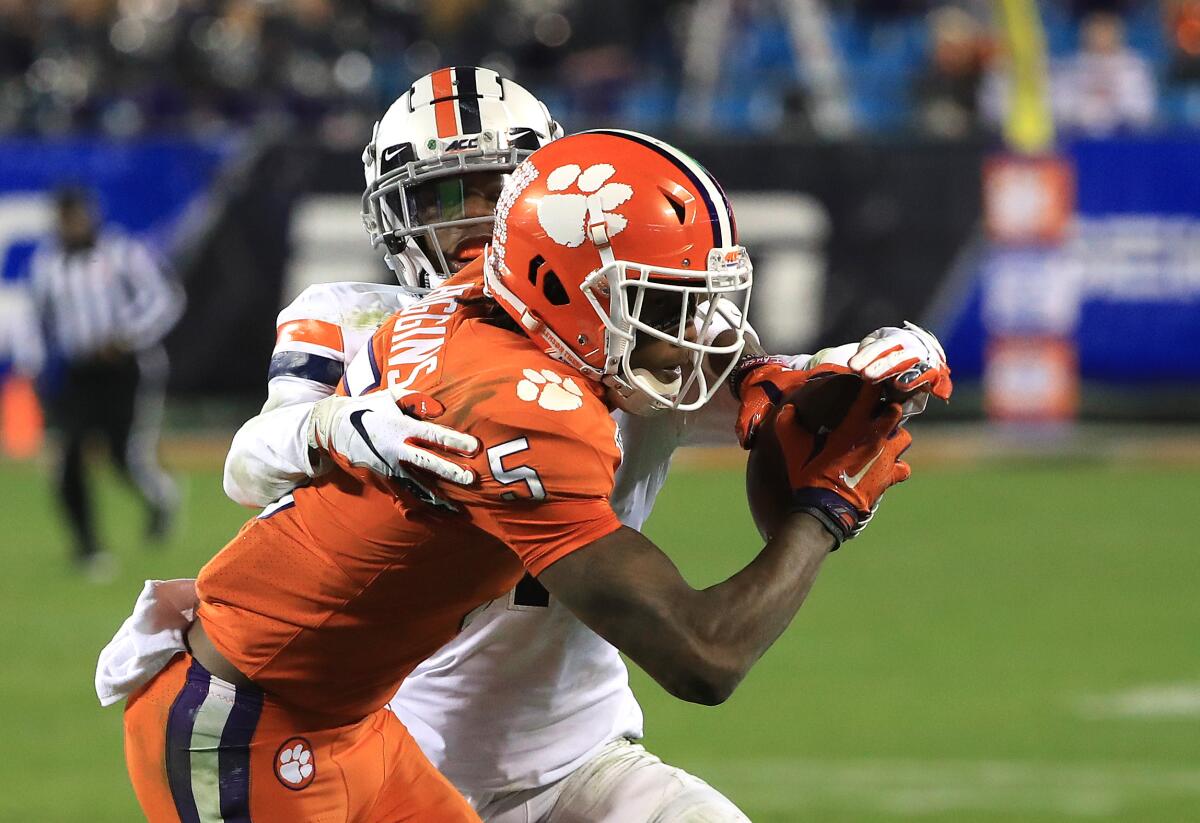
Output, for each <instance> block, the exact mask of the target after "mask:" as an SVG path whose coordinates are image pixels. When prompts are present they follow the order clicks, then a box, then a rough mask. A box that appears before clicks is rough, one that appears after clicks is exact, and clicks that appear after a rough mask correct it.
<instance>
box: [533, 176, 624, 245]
mask: <svg viewBox="0 0 1200 823" xmlns="http://www.w3.org/2000/svg"><path fill="white" fill-rule="evenodd" d="M616 172H617V170H616V169H615V168H613V167H612V166H611V165H609V164H608V163H596V164H595V165H592V166H588V167H587V168H586V169H580V167H579V166H577V165H575V164H574V163H570V164H568V165H566V166H559V167H558V168H557V169H555V170H554V171H552V172H550V174H549V176H547V177H546V188H548V189H549V190H550V191H553V192H566V191H567V190H568V189H570V188H572V187H575V188H576V189H578V190H579V193H578V194H576V193H569V194H548V195H546V196H545V197H543V198H542V199H541V201H540V202H539V203H538V207H537V215H538V222H539V223H541V224H542V228H543V229H545V231H546V234H548V235H550V239H551V240H553V241H554V242H555V243H558V244H559V245H561V246H566V247H567V248H571V249H573V248H577V247H578V246H580V245H582V244H583V241H584V239H585V238H586V237H587V232H586V230H587V220H588V200H589V199H590V198H591V197H598V198H600V203H599V205H600V208H601V210H602V213H603V215H604V223H605V226H606V227H607V229H608V236H609V237H612V236H613V235H616V234H620V233H621V232H622V231H624V229H625V225H626V220H625V216H624V215H621V214H616V213H614V212H613V211H612V210H613V209H615V208H617V207H618V206H620V205H621V204H622V203H624V202H625V201H626V200H628V199H629V198H630V197H633V187H632V186H628V185H626V184H624V183H609V182H608V178H610V177H612V176H613V175H614V174H616Z"/></svg>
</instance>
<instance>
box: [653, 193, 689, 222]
mask: <svg viewBox="0 0 1200 823" xmlns="http://www.w3.org/2000/svg"><path fill="white" fill-rule="evenodd" d="M658 190H659V191H660V192H662V195H663V197H665V198H666V199H667V202H668V203H670V204H671V208H672V209H673V210H674V211H675V217H676V219H678V220H679V225H681V226H682V225H684V224H685V223H686V222H687V212H688V206H689V205H690V204H692V203H693V202H695V198H694V197H692V195H691V194H690V193H689V192H688V190H687V189H685V188H683V186H680V185H679V184H678V183H676V184H674V185H672V186H671V187H668V186H659V187H658Z"/></svg>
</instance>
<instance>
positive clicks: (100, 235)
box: [30, 188, 183, 578]
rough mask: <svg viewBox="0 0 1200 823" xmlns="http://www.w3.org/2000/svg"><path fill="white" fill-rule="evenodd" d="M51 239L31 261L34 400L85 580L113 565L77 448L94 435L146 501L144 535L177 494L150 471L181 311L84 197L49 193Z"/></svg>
mask: <svg viewBox="0 0 1200 823" xmlns="http://www.w3.org/2000/svg"><path fill="white" fill-rule="evenodd" d="M55 205H56V211H57V218H58V231H57V237H55V238H50V239H48V240H47V242H46V243H44V244H43V245H42V246H41V247H40V248H39V249H38V250H37V252H36V253H35V254H34V256H33V259H32V262H31V264H30V289H31V291H32V297H33V304H34V307H35V309H36V311H37V314H38V319H39V321H40V325H41V328H42V331H43V335H44V338H45V344H46V350H47V354H48V357H47V360H48V362H50V363H57V368H53V367H51V371H50V372H48V373H45V374H43V380H41V381H40V382H41V385H42V390H43V402H44V403H45V405H46V409H47V411H48V416H49V419H50V421H51V423H52V424H54V425H55V426H56V427H57V428H58V429H59V434H60V436H61V438H62V441H61V462H60V465H59V474H58V494H59V497H60V498H61V500H62V504H63V507H64V508H65V510H66V513H67V517H68V519H69V522H70V526H71V532H72V536H73V538H74V544H75V545H74V548H75V560H76V563H77V564H78V565H79V566H80V567H81V569H83V570H84V571H86V572H88V573H89V574H91V575H92V576H93V577H96V578H105V577H108V576H111V574H112V572H113V570H114V569H113V561H112V557H111V555H109V554H108V553H107V552H105V551H104V550H103V549H102V547H101V546H100V544H99V541H98V540H97V536H96V529H95V523H94V518H93V516H92V511H91V506H90V501H89V498H90V495H89V492H88V481H87V472H86V469H85V465H84V463H85V457H86V448H85V447H86V444H87V441H88V440H89V439H90V438H91V437H92V436H99V437H101V438H103V440H104V441H105V443H106V445H107V447H108V453H109V455H110V457H111V458H112V461H113V463H114V464H115V466H116V468H117V469H118V470H119V471H120V473H121V474H122V476H123V477H125V478H126V479H127V480H128V481H130V482H131V483H132V485H133V486H134V487H135V488H136V489H137V491H138V492H139V493H140V495H141V497H142V499H143V501H144V502H145V506H146V511H147V521H146V536H147V538H148V539H150V540H155V541H157V540H161V539H162V538H163V537H164V536H165V535H166V532H167V530H168V528H169V526H170V523H171V520H172V516H173V514H174V511H175V507H176V502H177V494H176V491H175V486H174V484H173V483H172V481H171V479H170V477H168V476H167V474H166V473H165V472H164V471H163V470H162V468H161V467H160V466H159V465H158V458H157V451H158V432H159V424H160V422H161V418H162V410H163V394H164V390H165V386H166V378H167V357H166V352H165V350H164V349H163V346H162V339H163V337H164V336H166V334H167V332H168V331H170V330H171V327H172V326H174V325H175V323H176V321H178V320H179V316H180V314H182V312H183V293H182V290H181V289H180V288H179V286H178V285H177V284H176V283H175V282H174V281H173V280H172V279H171V278H170V277H169V276H168V275H167V274H166V273H165V272H164V271H163V269H162V267H160V266H159V265H158V263H157V262H155V259H154V257H153V256H152V255H151V253H150V252H149V251H148V250H147V249H146V247H145V246H143V245H142V244H141V243H139V242H137V241H136V240H134V239H132V238H130V237H128V236H126V235H124V234H122V233H119V232H116V231H109V230H107V229H102V228H101V225H100V222H99V215H98V212H97V207H96V203H95V200H94V198H93V197H92V195H91V194H90V193H89V192H88V191H86V190H84V189H80V188H64V189H61V190H59V191H58V192H57V194H56V203H55Z"/></svg>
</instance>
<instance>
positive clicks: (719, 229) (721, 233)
mask: <svg viewBox="0 0 1200 823" xmlns="http://www.w3.org/2000/svg"><path fill="white" fill-rule="evenodd" d="M592 133H593V134H612V135H617V136H620V137H625V138H627V139H629V140H633V141H634V142H637V143H640V144H642V145H643V146H646V147H648V148H651V149H654V150H655V151H657V152H658V153H659V154H661V155H663V156H664V157H667V158H668V159H670V160H671V161H672V162H674V163H675V165H677V166H678V167H679V168H680V170H681V171H683V172H684V173H685V174H686V175H687V176H688V179H689V180H691V181H692V184H693V185H694V186H695V187H696V188H697V189H699V191H700V196H701V197H702V198H703V200H704V204H705V206H707V207H708V215H709V218H710V219H711V220H712V222H713V226H714V229H713V248H717V249H724V248H728V247H730V246H733V245H735V244H736V243H737V238H736V237H735V236H734V223H733V210H732V208H731V207H730V205H729V199H728V198H727V197H725V192H724V191H723V190H722V189H721V186H720V185H719V184H718V183H717V181H716V180H715V179H713V176H712V175H711V174H709V173H708V171H707V170H705V168H704V167H703V166H701V165H700V164H699V163H697V162H696V161H695V160H693V159H692V158H690V157H688V156H687V155H686V154H684V153H683V152H681V151H679V150H678V149H676V148H675V147H674V146H669V145H667V144H666V143H664V142H662V141H661V140H656V139H654V138H653V137H651V136H649V135H647V134H642V133H640V132H636V131H626V130H624V129H594V130H592Z"/></svg>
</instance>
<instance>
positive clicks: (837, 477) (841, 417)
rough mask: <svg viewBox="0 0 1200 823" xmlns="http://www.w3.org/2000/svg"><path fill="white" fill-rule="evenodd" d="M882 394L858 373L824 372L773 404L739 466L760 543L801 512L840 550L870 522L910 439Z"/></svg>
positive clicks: (899, 477)
mask: <svg viewBox="0 0 1200 823" xmlns="http://www.w3.org/2000/svg"><path fill="white" fill-rule="evenodd" d="M887 394H888V393H887V391H886V387H882V386H879V385H872V384H870V383H867V382H866V381H864V380H863V379H862V378H861V377H859V376H858V375H855V374H845V373H829V374H827V375H823V376H820V375H818V376H812V377H810V379H808V380H806V381H805V382H803V383H802V384H800V385H798V386H793V387H792V388H790V389H789V390H787V392H786V393H785V394H784V395H783V396H782V397H781V398H779V400H778V402H777V403H776V404H773V407H772V408H771V409H769V410H768V412H767V414H766V416H765V417H764V418H763V420H762V422H761V424H760V425H759V426H758V427H757V435H756V437H755V438H754V444H753V447H752V449H751V451H750V457H749V459H748V460H747V463H746V496H747V499H748V501H749V503H750V512H751V514H752V515H753V517H754V522H755V525H756V526H757V527H758V530H759V533H760V534H761V535H762V536H763V539H765V540H769V539H771V537H772V536H773V535H774V534H775V532H776V531H777V530H778V528H779V526H780V524H781V523H782V522H783V520H784V518H785V517H786V516H787V515H788V514H790V513H792V512H796V511H805V512H808V513H810V514H812V515H813V516H815V517H817V519H818V520H820V521H821V522H822V524H823V525H825V527H826V528H827V529H828V530H829V531H830V533H831V534H832V535H833V536H834V538H835V540H836V541H837V545H841V543H842V541H844V540H848V539H850V538H851V537H853V536H855V535H857V534H858V533H859V532H860V531H861V530H862V528H863V527H864V526H865V525H866V523H867V521H869V520H870V518H871V517H872V515H873V514H874V512H875V508H876V507H877V506H878V504H879V498H880V497H881V496H882V495H883V492H884V491H885V490H886V489H887V488H888V487H889V486H891V485H893V484H894V483H898V482H901V481H903V480H905V479H907V477H908V476H909V474H910V470H909V467H908V466H907V464H905V463H904V462H903V461H901V460H900V459H899V458H900V455H901V454H902V453H903V452H904V450H905V449H907V448H908V445H909V444H910V443H911V442H912V436H911V435H910V434H909V433H908V431H907V430H906V429H904V428H903V427H901V426H900V421H901V417H902V411H901V408H900V405H899V404H898V403H896V402H892V401H891V400H890V399H889V397H888V396H887ZM835 548H836V546H835Z"/></svg>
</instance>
